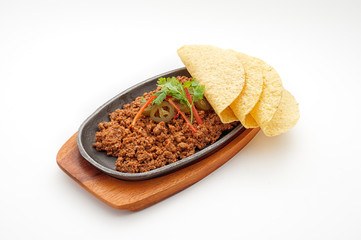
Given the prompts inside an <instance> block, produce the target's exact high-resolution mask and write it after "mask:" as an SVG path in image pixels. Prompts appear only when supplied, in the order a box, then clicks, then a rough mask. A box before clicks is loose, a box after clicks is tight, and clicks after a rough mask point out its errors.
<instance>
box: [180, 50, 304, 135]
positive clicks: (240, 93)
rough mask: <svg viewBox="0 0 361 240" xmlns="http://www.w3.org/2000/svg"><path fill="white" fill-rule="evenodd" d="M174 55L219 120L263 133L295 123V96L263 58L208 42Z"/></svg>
mask: <svg viewBox="0 0 361 240" xmlns="http://www.w3.org/2000/svg"><path fill="white" fill-rule="evenodd" d="M178 55H179V57H180V58H181V60H182V62H183V63H184V65H185V66H186V68H187V70H188V71H189V73H190V74H191V75H192V77H194V78H196V79H197V80H198V81H199V82H200V84H202V85H205V93H204V95H205V97H206V98H207V100H208V101H209V103H210V104H211V105H212V107H213V109H214V110H215V112H216V113H217V114H218V116H219V117H220V119H221V121H222V122H223V123H229V122H233V121H240V122H241V123H242V125H243V126H244V127H246V128H255V127H260V128H261V129H262V130H263V132H264V133H265V134H266V135H267V136H275V135H279V134H281V133H284V132H286V131H287V130H289V129H291V128H292V127H293V126H294V125H295V124H296V123H297V121H298V119H299V117H300V114H299V109H298V103H297V102H296V99H295V98H294V97H293V96H292V94H291V93H290V92H288V91H287V90H286V89H284V88H283V86H282V82H281V78H280V76H279V75H278V73H277V72H276V70H275V69H274V68H273V67H271V66H270V65H268V64H267V63H265V62H264V61H262V60H260V59H258V58H255V57H251V56H248V55H246V54H243V53H240V52H236V51H233V50H225V49H221V48H217V47H213V46H208V45H186V46H183V47H181V48H180V49H178Z"/></svg>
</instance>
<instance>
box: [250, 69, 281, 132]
mask: <svg viewBox="0 0 361 240" xmlns="http://www.w3.org/2000/svg"><path fill="white" fill-rule="evenodd" d="M262 65H263V66H262V74H263V90H262V94H261V96H260V99H259V101H258V102H257V104H256V105H255V107H254V108H253V109H252V111H251V115H252V117H253V118H254V119H255V120H256V122H257V123H258V125H259V126H261V125H264V124H265V123H267V122H269V121H271V119H272V117H273V115H274V114H275V112H276V110H277V107H278V105H279V104H280V101H281V97H282V91H283V86H282V81H281V78H280V76H279V75H278V73H277V72H276V70H275V69H274V68H273V67H271V66H270V65H268V64H267V63H265V62H263V64H262Z"/></svg>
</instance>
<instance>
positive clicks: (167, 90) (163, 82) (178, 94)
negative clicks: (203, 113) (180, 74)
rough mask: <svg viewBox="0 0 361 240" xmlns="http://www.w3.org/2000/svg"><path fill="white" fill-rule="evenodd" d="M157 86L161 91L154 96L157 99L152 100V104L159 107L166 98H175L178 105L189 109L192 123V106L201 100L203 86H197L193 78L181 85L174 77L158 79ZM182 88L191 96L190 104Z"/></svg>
mask: <svg viewBox="0 0 361 240" xmlns="http://www.w3.org/2000/svg"><path fill="white" fill-rule="evenodd" d="M158 86H160V87H161V88H162V89H161V90H160V91H158V92H156V93H155V94H154V95H156V96H157V98H156V99H154V101H153V102H154V103H155V104H157V105H159V104H160V103H161V102H163V101H164V99H166V97H167V96H171V97H174V98H176V99H177V100H178V101H179V103H181V104H186V105H187V106H188V107H189V109H190V112H191V123H193V104H194V102H196V101H198V100H201V99H202V98H203V94H204V86H203V85H202V86H201V85H199V82H198V81H197V80H196V79H195V78H193V79H192V80H191V81H187V82H185V83H184V84H182V83H180V82H179V81H178V79H177V78H175V77H171V78H169V77H168V78H159V80H158ZM184 88H187V89H188V91H189V93H190V94H192V95H193V97H192V101H191V102H192V103H191V102H190V101H189V99H188V98H187V94H186V92H185V90H184Z"/></svg>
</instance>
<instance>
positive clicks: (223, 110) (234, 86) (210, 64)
mask: <svg viewBox="0 0 361 240" xmlns="http://www.w3.org/2000/svg"><path fill="white" fill-rule="evenodd" d="M178 55H179V57H180V59H181V60H182V62H183V63H184V65H185V66H186V68H187V70H188V72H189V73H190V74H191V75H192V77H194V78H196V79H197V80H198V81H199V82H200V84H202V85H205V92H204V96H205V97H206V98H207V100H208V102H209V103H210V104H211V105H212V107H213V109H214V111H215V112H216V113H217V114H218V116H219V117H220V119H221V121H222V122H223V123H229V122H233V121H238V119H237V117H236V116H235V115H234V113H233V111H232V110H231V109H230V108H229V106H230V105H231V103H232V102H233V101H234V100H235V99H236V98H237V97H238V95H239V94H240V93H241V91H242V89H243V86H244V81H245V76H244V69H243V66H242V64H241V62H240V61H239V60H238V58H237V54H236V53H235V52H232V51H227V50H224V49H221V48H217V47H213V46H208V45H186V46H183V47H181V48H180V49H178Z"/></svg>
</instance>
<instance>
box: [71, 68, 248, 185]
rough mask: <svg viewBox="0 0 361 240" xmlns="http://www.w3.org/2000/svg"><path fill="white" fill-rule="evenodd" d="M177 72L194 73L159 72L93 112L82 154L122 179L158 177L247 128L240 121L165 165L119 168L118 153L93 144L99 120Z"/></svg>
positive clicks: (82, 131)
mask: <svg viewBox="0 0 361 240" xmlns="http://www.w3.org/2000/svg"><path fill="white" fill-rule="evenodd" d="M173 76H187V77H191V75H190V74H189V72H188V71H187V69H186V68H185V67H183V68H179V69H175V70H173V71H169V72H166V73H163V74H160V75H158V76H155V77H152V78H149V79H147V80H145V81H143V82H141V83H139V84H137V85H135V86H133V87H131V88H129V89H127V90H125V91H124V92H122V93H120V94H118V95H117V96H115V97H113V98H112V99H110V100H109V101H108V102H106V103H105V104H103V105H102V106H101V107H100V108H98V109H97V110H96V111H95V112H94V113H93V114H92V115H90V116H89V117H88V118H87V119H86V120H85V121H84V122H83V124H82V125H81V126H80V128H79V131H78V134H77V143H78V148H79V151H80V154H81V155H82V156H83V157H84V158H85V159H86V160H87V161H88V162H89V163H90V164H92V165H93V166H94V167H96V168H97V169H99V170H100V171H102V172H104V173H106V174H108V175H110V176H112V177H115V178H118V179H122V180H145V179H150V178H154V177H158V176H161V175H164V174H167V173H170V172H173V171H176V170H178V169H180V168H183V167H185V166H188V165H190V164H192V163H195V162H197V161H199V160H201V159H203V158H205V157H207V156H209V155H210V154H212V153H214V152H215V151H217V150H219V149H220V148H222V147H223V146H224V145H225V144H227V143H228V142H230V141H231V140H232V139H234V138H235V137H236V136H238V135H239V134H240V133H241V132H243V131H244V127H243V126H242V125H241V124H239V125H238V126H236V127H235V128H234V129H233V130H231V131H230V132H228V133H226V134H223V135H222V136H221V137H220V138H219V139H218V140H217V141H216V142H215V143H213V144H212V145H210V146H208V147H206V148H204V149H202V150H198V151H196V152H195V153H194V154H193V155H192V156H190V157H187V158H184V159H181V160H178V161H177V162H174V163H172V164H169V165H166V166H164V167H161V168H157V169H154V170H151V171H148V172H143V173H123V172H119V171H116V170H115V161H116V158H115V157H111V156H107V155H106V153H105V152H99V151H97V150H96V149H95V148H94V147H93V143H94V142H95V139H94V137H95V133H96V132H97V131H99V129H98V124H99V123H100V122H107V121H109V113H111V112H113V111H115V110H116V109H117V108H119V109H121V108H122V106H123V105H124V104H128V103H131V102H133V101H134V99H135V98H137V97H139V96H142V95H143V93H145V92H150V91H153V90H154V89H155V88H156V84H157V81H158V79H159V78H161V77H165V78H167V77H173Z"/></svg>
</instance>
